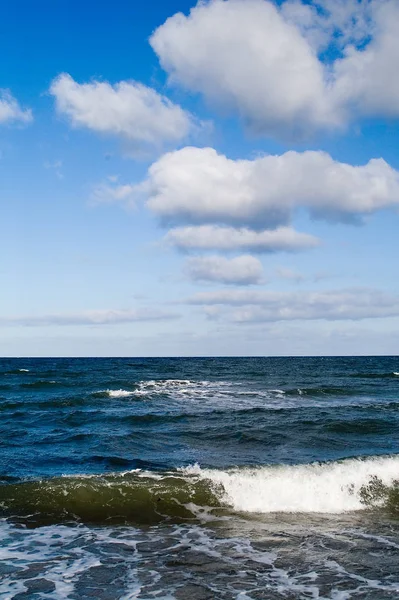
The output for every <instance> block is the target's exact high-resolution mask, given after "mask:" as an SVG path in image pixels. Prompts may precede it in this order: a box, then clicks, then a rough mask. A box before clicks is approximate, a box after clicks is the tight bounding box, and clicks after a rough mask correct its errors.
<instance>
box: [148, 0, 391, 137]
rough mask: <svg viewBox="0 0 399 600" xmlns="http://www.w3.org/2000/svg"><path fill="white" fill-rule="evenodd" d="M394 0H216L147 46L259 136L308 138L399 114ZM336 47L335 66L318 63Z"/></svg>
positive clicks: (165, 28)
mask: <svg viewBox="0 0 399 600" xmlns="http://www.w3.org/2000/svg"><path fill="white" fill-rule="evenodd" d="M398 19H399V5H398V3H397V2H396V0H360V1H355V0H345V1H343V0H334V2H332V1H327V0H319V1H315V2H313V3H312V4H310V3H302V2H299V1H298V0H286V2H283V3H281V5H277V4H275V3H273V2H271V1H270V0H213V1H212V2H199V3H198V4H197V6H196V7H194V8H193V9H192V10H191V11H190V14H189V15H188V16H186V15H183V14H182V13H177V14H175V15H174V16H172V17H170V18H169V19H167V21H166V22H165V23H164V24H163V25H161V26H160V27H159V28H158V29H157V30H156V31H155V32H154V34H153V35H152V37H151V39H150V43H151V45H152V47H153V49H154V50H155V52H156V53H157V55H158V57H159V60H160V62H161V65H162V67H163V68H164V69H165V70H166V71H167V72H168V74H169V78H170V81H171V82H172V83H178V84H180V85H182V86H184V87H185V88H186V89H188V90H191V91H194V92H199V93H201V94H202V95H203V96H204V97H205V98H206V100H207V101H208V102H209V103H211V104H212V105H214V106H216V107H218V108H219V109H221V110H222V111H224V112H225V111H226V110H228V111H230V112H235V113H236V114H238V115H239V116H240V117H241V118H242V120H243V121H244V123H245V125H246V126H247V128H249V129H250V130H251V131H253V132H254V133H256V134H268V135H277V136H283V137H284V136H285V137H287V136H289V137H293V136H294V137H296V136H304V135H308V134H309V132H313V131H315V130H320V129H334V128H338V129H339V128H343V127H344V126H345V125H346V124H347V123H348V122H349V121H350V120H351V119H353V118H355V116H357V115H369V116H395V117H398V116H399V83H398V78H397V76H396V65H397V63H398V60H399V38H398V36H397V25H396V24H397V22H398ZM328 49H331V52H330V53H329V56H331V57H334V58H335V60H332V61H331V59H330V60H322V59H321V52H323V51H325V50H328Z"/></svg>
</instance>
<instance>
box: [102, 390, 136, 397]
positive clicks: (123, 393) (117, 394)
mask: <svg viewBox="0 0 399 600" xmlns="http://www.w3.org/2000/svg"><path fill="white" fill-rule="evenodd" d="M104 394H106V395H107V396H109V397H110V398H127V397H128V396H132V394H133V392H132V391H129V390H122V389H120V390H106V391H105V392H104Z"/></svg>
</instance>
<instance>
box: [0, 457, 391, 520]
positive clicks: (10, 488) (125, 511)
mask: <svg viewBox="0 0 399 600" xmlns="http://www.w3.org/2000/svg"><path fill="white" fill-rule="evenodd" d="M398 469H399V456H383V457H370V458H354V459H346V460H342V461H336V462H329V463H313V464H303V465H268V466H263V467H257V468H253V467H251V468H250V467H241V468H234V469H228V470H216V469H206V468H204V469H203V468H201V467H200V466H199V465H193V466H191V467H185V468H181V469H178V470H176V471H170V472H148V471H140V470H138V469H136V470H135V471H129V472H126V473H120V474H111V475H104V476H97V475H90V476H84V475H81V476H68V477H60V478H54V479H47V480H41V481H26V482H21V483H17V484H5V485H0V506H1V508H2V511H3V513H4V516H19V517H21V516H26V517H28V518H29V519H30V520H32V519H33V521H35V522H38V523H40V524H43V523H49V522H59V521H69V520H71V519H74V520H80V521H83V522H101V523H102V522H108V521H111V522H113V521H132V522H137V523H141V524H142V523H146V524H151V523H158V522H161V521H164V520H167V521H172V522H182V521H186V520H198V519H199V520H205V521H206V520H211V519H215V518H225V517H226V516H228V515H229V514H232V513H257V514H261V513H284V512H285V513H330V514H339V513H345V512H351V511H359V510H362V509H365V508H370V507H374V508H375V507H383V508H389V509H390V510H391V511H393V512H399V502H398V495H399V494H398V487H397V486H398V482H397V481H396V479H397V476H398ZM395 502H396V504H395ZM32 515H33V517H32Z"/></svg>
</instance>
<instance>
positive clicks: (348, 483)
mask: <svg viewBox="0 0 399 600" xmlns="http://www.w3.org/2000/svg"><path fill="white" fill-rule="evenodd" d="M184 472H185V473H186V474H190V475H197V476H198V477H200V478H201V479H207V480H209V481H211V482H212V484H213V485H215V486H221V487H222V488H223V490H224V496H223V499H224V502H225V503H227V504H228V505H230V506H232V507H233V508H234V509H235V510H237V511H240V512H252V513H272V512H304V513H309V512H310V513H333V514H339V513H344V512H348V511H356V510H361V509H363V508H365V502H364V497H363V496H362V494H363V491H364V490H365V489H366V487H367V486H369V485H370V482H372V481H373V480H374V478H378V480H379V481H381V482H382V484H383V485H384V486H388V487H389V486H392V485H393V484H394V483H395V481H396V479H397V477H398V473H399V456H388V457H371V458H366V459H364V458H362V459H359V458H354V459H347V460H342V461H336V462H329V463H314V464H305V465H278V466H265V467H258V468H240V469H231V470H228V471H218V470H213V469H201V468H200V467H199V466H197V465H196V466H193V467H189V468H187V469H185V470H184ZM391 508H392V507H391ZM397 509H398V510H399V505H398V507H397Z"/></svg>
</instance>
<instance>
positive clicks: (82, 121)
mask: <svg viewBox="0 0 399 600" xmlns="http://www.w3.org/2000/svg"><path fill="white" fill-rule="evenodd" d="M50 94H52V95H53V96H54V97H55V101H56V107H57V111H58V113H59V114H61V115H65V116H66V117H67V118H68V119H69V121H70V123H71V124H72V126H74V127H84V128H86V129H90V130H92V131H95V132H97V133H101V134H107V135H112V136H117V137H119V138H121V139H123V140H125V141H128V142H129V144H130V150H129V151H130V153H132V152H133V151H134V152H137V153H138V154H140V153H143V152H145V151H146V150H147V149H148V148H151V147H162V146H163V145H164V144H172V145H176V144H179V143H181V142H182V140H184V139H186V138H188V137H189V136H190V135H193V134H195V132H196V131H197V130H200V129H201V123H199V122H197V121H196V119H195V118H194V117H193V115H191V114H190V113H189V112H187V111H186V110H184V109H182V108H181V107H180V106H178V105H177V104H174V103H173V102H172V101H171V100H169V99H168V98H167V97H166V96H163V95H161V94H159V93H158V92H157V91H156V90H154V89H153V88H150V87H147V86H145V85H143V84H141V83H138V82H136V81H120V82H119V83H116V84H115V85H111V84H110V83H108V82H104V81H91V82H89V83H78V82H76V81H75V80H74V79H73V78H72V77H71V76H70V75H69V74H68V73H62V74H61V75H59V76H58V77H57V78H56V79H54V81H53V82H52V84H51V86H50ZM132 149H133V150H132Z"/></svg>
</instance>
